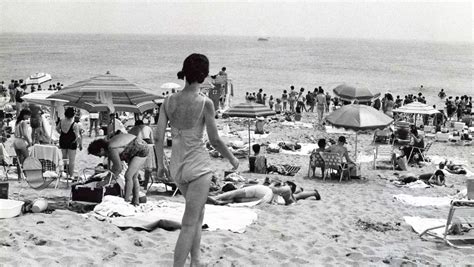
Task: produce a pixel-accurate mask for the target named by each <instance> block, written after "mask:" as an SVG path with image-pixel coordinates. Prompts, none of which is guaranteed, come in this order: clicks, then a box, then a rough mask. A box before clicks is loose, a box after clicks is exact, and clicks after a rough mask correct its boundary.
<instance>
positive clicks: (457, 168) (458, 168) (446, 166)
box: [439, 160, 467, 174]
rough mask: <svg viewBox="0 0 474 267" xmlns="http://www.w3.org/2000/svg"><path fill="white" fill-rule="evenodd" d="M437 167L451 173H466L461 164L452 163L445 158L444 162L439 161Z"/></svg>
mask: <svg viewBox="0 0 474 267" xmlns="http://www.w3.org/2000/svg"><path fill="white" fill-rule="evenodd" d="M439 168H440V169H441V170H446V171H448V172H450V173H453V174H466V173H467V172H466V170H465V169H464V167H463V166H462V165H460V164H454V163H453V162H452V161H450V162H448V160H445V161H444V162H440V163H439Z"/></svg>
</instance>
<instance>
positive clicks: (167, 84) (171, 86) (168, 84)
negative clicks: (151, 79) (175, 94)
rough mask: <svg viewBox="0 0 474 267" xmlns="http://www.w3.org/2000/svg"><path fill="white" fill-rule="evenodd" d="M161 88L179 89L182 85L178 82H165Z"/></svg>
mask: <svg viewBox="0 0 474 267" xmlns="http://www.w3.org/2000/svg"><path fill="white" fill-rule="evenodd" d="M160 88H161V89H178V88H181V85H179V84H177V83H164V84H162V85H161V86H160Z"/></svg>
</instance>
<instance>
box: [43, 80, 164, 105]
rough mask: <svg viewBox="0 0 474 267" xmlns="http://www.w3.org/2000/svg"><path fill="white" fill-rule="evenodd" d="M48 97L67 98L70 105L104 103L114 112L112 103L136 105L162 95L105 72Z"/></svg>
mask: <svg viewBox="0 0 474 267" xmlns="http://www.w3.org/2000/svg"><path fill="white" fill-rule="evenodd" d="M49 98H57V99H63V100H67V101H69V104H70V105H83V104H84V103H93V104H105V105H106V106H107V107H108V108H109V111H110V112H111V113H114V112H115V108H114V105H138V104H139V103H142V102H147V101H151V100H155V99H160V98H163V96H161V95H158V93H157V92H153V91H151V90H148V89H143V88H140V87H138V86H137V85H135V84H133V83H131V82H129V81H127V80H126V79H124V78H122V77H119V76H115V75H112V74H110V73H109V72H107V73H106V74H104V75H98V76H94V77H92V78H89V79H86V80H83V81H79V82H76V83H73V84H71V85H68V86H66V87H64V88H62V89H61V90H59V91H57V92H55V93H54V94H53V95H51V96H50V97H49Z"/></svg>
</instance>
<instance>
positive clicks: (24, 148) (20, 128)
mask: <svg viewBox="0 0 474 267" xmlns="http://www.w3.org/2000/svg"><path fill="white" fill-rule="evenodd" d="M30 117H31V111H30V110H29V109H22V110H21V111H20V114H19V115H18V118H17V119H16V123H15V139H14V141H13V148H14V149H15V153H16V155H17V157H18V162H19V163H20V164H23V161H24V160H25V159H26V158H27V157H28V147H30V146H32V145H33V140H32V135H31V133H32V130H31V126H30Z"/></svg>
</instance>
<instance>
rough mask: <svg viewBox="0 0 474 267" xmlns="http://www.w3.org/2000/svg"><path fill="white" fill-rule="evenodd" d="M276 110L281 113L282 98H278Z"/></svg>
mask: <svg viewBox="0 0 474 267" xmlns="http://www.w3.org/2000/svg"><path fill="white" fill-rule="evenodd" d="M275 112H276V114H281V100H280V98H277V99H276V104H275Z"/></svg>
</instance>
